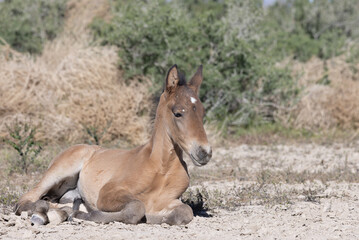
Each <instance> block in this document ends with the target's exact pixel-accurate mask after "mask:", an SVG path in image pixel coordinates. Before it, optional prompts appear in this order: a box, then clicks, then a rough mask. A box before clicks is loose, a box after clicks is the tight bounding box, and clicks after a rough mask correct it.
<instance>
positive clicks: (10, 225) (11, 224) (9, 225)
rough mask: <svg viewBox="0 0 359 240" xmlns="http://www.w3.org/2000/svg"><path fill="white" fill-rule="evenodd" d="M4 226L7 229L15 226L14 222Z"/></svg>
mask: <svg viewBox="0 0 359 240" xmlns="http://www.w3.org/2000/svg"><path fill="white" fill-rule="evenodd" d="M5 226H7V227H13V226H15V222H9V223H7V224H6V225H5Z"/></svg>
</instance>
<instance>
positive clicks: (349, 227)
mask: <svg viewBox="0 0 359 240" xmlns="http://www.w3.org/2000/svg"><path fill="white" fill-rule="evenodd" d="M358 146H359V145H358V144H352V145H351V146H344V145H340V144H338V145H331V146H322V145H313V144H296V145H276V146H247V145H242V146H239V147H231V148H217V149H215V152H214V153H215V154H214V156H213V161H211V162H210V163H209V164H208V165H207V166H205V167H204V168H201V171H202V172H205V171H206V170H208V171H212V172H213V171H214V170H215V169H216V168H221V169H223V168H226V167H228V168H242V169H243V168H245V169H246V170H247V171H248V173H249V174H256V173H257V172H258V171H260V170H263V169H270V170H273V171H277V170H278V171H281V170H287V169H291V170H292V171H294V172H302V171H308V172H318V171H321V172H329V171H333V170H335V169H336V168H338V167H341V166H345V167H346V168H348V169H350V170H351V171H352V172H353V174H359V172H358V169H359V147H358ZM190 171H191V172H195V171H196V168H194V167H193V166H192V165H190ZM244 184H248V181H241V180H240V178H238V177H237V178H228V179H225V180H223V179H222V180H211V181H204V182H202V183H201V184H200V185H201V187H206V188H208V189H214V190H215V189H219V190H223V189H226V188H231V187H233V186H241V185H244ZM308 186H311V187H312V188H314V187H315V186H320V188H321V190H322V191H321V192H320V194H319V195H318V196H317V200H316V201H308V200H306V199H305V197H304V196H301V195H296V196H295V197H293V198H292V201H291V203H288V204H274V205H262V204H247V205H243V206H239V207H236V208H235V209H234V210H231V211H229V210H224V209H216V208H214V209H211V210H209V211H208V212H207V213H208V215H209V216H196V217H195V218H194V220H193V221H192V222H191V223H190V224H188V225H187V226H169V225H166V224H162V225H147V224H139V225H126V224H122V223H117V222H116V223H110V224H106V225H103V224H96V223H93V222H84V221H80V220H75V221H74V222H65V223H62V224H59V225H52V224H49V225H47V226H31V224H30V221H29V219H28V218H26V217H25V216H23V217H18V216H15V215H13V214H11V213H10V214H9V213H2V214H0V239H166V240H167V239H221V240H224V239H359V183H357V182H355V181H354V182H351V183H349V182H343V181H341V180H340V179H338V180H337V181H330V182H326V183H321V182H304V183H295V184H292V185H291V184H283V185H281V188H283V189H288V188H293V189H298V188H306V187H308ZM196 187H198V186H197V185H194V186H191V188H196ZM4 211H5V210H3V212H4Z"/></svg>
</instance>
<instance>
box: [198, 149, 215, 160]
mask: <svg viewBox="0 0 359 240" xmlns="http://www.w3.org/2000/svg"><path fill="white" fill-rule="evenodd" d="M197 156H198V158H199V159H200V160H201V161H203V162H205V163H207V162H208V161H209V159H210V158H211V157H212V148H211V147H209V149H208V150H205V149H204V148H202V147H199V148H198V152H197Z"/></svg>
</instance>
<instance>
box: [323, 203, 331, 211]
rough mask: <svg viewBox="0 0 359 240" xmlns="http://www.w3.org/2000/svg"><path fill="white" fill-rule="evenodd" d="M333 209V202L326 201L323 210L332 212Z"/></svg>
mask: <svg viewBox="0 0 359 240" xmlns="http://www.w3.org/2000/svg"><path fill="white" fill-rule="evenodd" d="M331 211H332V202H331V201H329V202H326V203H325V204H324V207H323V212H331Z"/></svg>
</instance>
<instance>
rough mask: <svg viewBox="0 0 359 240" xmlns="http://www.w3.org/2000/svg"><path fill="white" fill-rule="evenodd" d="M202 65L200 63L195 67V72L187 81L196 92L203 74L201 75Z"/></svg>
mask: <svg viewBox="0 0 359 240" xmlns="http://www.w3.org/2000/svg"><path fill="white" fill-rule="evenodd" d="M202 69H203V66H202V65H200V66H199V67H198V69H197V72H196V73H195V74H194V75H193V77H192V79H191V81H189V86H190V87H191V88H192V89H193V90H194V91H195V92H196V93H197V94H198V93H199V87H200V86H201V83H202V80H203V76H202Z"/></svg>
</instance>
